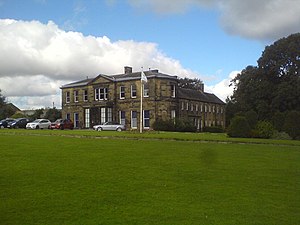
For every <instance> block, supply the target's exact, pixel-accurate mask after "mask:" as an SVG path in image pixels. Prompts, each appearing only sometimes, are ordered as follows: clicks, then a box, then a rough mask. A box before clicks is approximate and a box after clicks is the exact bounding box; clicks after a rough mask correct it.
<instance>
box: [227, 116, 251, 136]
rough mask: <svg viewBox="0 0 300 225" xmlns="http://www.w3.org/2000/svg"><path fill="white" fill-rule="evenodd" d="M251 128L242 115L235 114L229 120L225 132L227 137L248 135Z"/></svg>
mask: <svg viewBox="0 0 300 225" xmlns="http://www.w3.org/2000/svg"><path fill="white" fill-rule="evenodd" d="M250 132H251V128H250V126H249V124H248V121H247V119H246V118H245V117H244V116H235V117H233V119H232V120H231V122H230V126H229V127H228V131H227V134H228V136H229V137H250Z"/></svg>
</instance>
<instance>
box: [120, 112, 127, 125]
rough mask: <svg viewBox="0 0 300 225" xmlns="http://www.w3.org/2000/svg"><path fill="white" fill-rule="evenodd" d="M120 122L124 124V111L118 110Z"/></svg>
mask: <svg viewBox="0 0 300 225" xmlns="http://www.w3.org/2000/svg"><path fill="white" fill-rule="evenodd" d="M119 113H120V124H122V125H125V122H126V121H125V111H120V112H119Z"/></svg>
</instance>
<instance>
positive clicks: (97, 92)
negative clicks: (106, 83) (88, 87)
mask: <svg viewBox="0 0 300 225" xmlns="http://www.w3.org/2000/svg"><path fill="white" fill-rule="evenodd" d="M95 100H96V101H98V100H99V88H97V89H95Z"/></svg>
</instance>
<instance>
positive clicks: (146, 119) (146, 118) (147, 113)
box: [144, 110, 150, 128]
mask: <svg viewBox="0 0 300 225" xmlns="http://www.w3.org/2000/svg"><path fill="white" fill-rule="evenodd" d="M149 127H150V110H144V128H149Z"/></svg>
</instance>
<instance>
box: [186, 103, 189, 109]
mask: <svg viewBox="0 0 300 225" xmlns="http://www.w3.org/2000/svg"><path fill="white" fill-rule="evenodd" d="M186 110H189V103H188V102H187V103H186Z"/></svg>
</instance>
